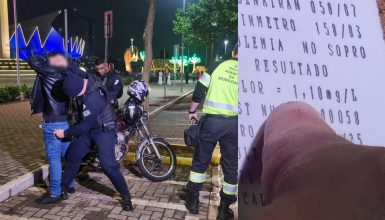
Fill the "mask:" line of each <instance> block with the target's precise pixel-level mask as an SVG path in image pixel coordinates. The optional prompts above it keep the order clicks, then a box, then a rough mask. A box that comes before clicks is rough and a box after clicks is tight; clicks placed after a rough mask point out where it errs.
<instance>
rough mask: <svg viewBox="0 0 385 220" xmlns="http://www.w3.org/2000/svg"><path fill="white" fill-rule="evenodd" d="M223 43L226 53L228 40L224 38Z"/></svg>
mask: <svg viewBox="0 0 385 220" xmlns="http://www.w3.org/2000/svg"><path fill="white" fill-rule="evenodd" d="M224 43H225V55H226V52H227V44H228V43H229V41H228V40H227V39H226V40H225V41H224Z"/></svg>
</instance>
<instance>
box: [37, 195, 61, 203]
mask: <svg viewBox="0 0 385 220" xmlns="http://www.w3.org/2000/svg"><path fill="white" fill-rule="evenodd" d="M35 202H36V203H37V204H43V205H48V204H57V203H60V202H61V196H60V195H59V196H54V195H51V194H49V193H46V194H44V195H43V196H41V197H40V198H38V199H36V200H35Z"/></svg>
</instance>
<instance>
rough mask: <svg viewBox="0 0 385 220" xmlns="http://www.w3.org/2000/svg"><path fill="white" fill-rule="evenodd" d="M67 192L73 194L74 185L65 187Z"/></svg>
mask: <svg viewBox="0 0 385 220" xmlns="http://www.w3.org/2000/svg"><path fill="white" fill-rule="evenodd" d="M67 193H69V194H74V193H75V187H68V188H67Z"/></svg>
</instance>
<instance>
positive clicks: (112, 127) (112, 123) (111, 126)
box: [91, 121, 116, 131]
mask: <svg viewBox="0 0 385 220" xmlns="http://www.w3.org/2000/svg"><path fill="white" fill-rule="evenodd" d="M91 129H92V130H96V129H102V130H103V131H116V123H115V121H110V122H107V123H104V124H103V125H101V126H100V125H99V124H95V125H94V126H92V127H91Z"/></svg>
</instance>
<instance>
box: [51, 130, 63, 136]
mask: <svg viewBox="0 0 385 220" xmlns="http://www.w3.org/2000/svg"><path fill="white" fill-rule="evenodd" d="M53 133H54V135H56V137H58V138H64V129H56V130H55V131H54V132H53Z"/></svg>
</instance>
